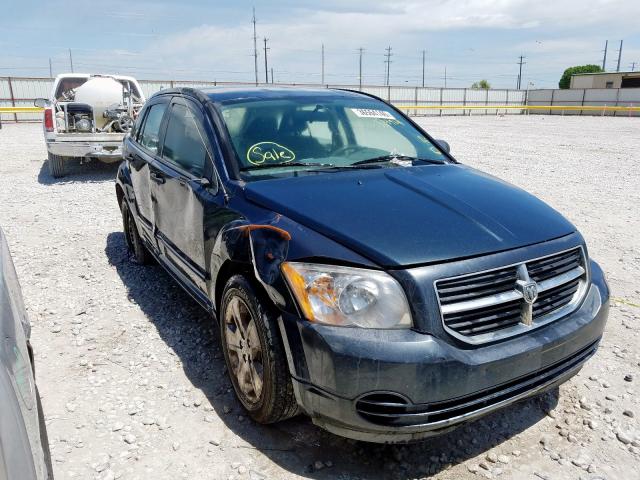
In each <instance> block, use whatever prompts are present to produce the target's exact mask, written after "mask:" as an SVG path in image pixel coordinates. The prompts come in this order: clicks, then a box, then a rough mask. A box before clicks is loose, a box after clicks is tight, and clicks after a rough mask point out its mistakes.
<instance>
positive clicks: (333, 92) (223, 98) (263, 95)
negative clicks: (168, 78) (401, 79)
mask: <svg viewBox="0 0 640 480" xmlns="http://www.w3.org/2000/svg"><path fill="white" fill-rule="evenodd" d="M198 90H199V91H200V92H202V93H203V94H205V95H206V96H208V97H209V98H210V99H211V100H212V101H214V102H220V103H226V102H235V101H243V100H246V101H251V100H260V99H265V100H266V99H269V100H275V99H285V98H300V97H309V96H313V97H331V98H336V97H351V98H353V97H360V98H362V97H364V96H366V95H365V94H361V93H359V92H353V91H349V90H339V89H335V88H309V87H252V86H243V87H211V88H200V89H198Z"/></svg>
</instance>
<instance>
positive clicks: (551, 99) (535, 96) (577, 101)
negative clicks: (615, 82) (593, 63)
mask: <svg viewBox="0 0 640 480" xmlns="http://www.w3.org/2000/svg"><path fill="white" fill-rule="evenodd" d="M527 104H528V105H544V106H546V105H566V106H572V107H584V106H590V107H640V88H576V89H570V90H557V89H556V90H531V91H529V93H528V96H527ZM531 113H537V114H546V115H610V116H619V117H620V116H625V117H626V116H634V117H637V116H640V112H637V111H635V112H633V111H628V112H616V111H607V110H606V109H605V108H603V109H602V110H600V111H598V110H591V111H589V112H587V111H584V112H583V111H582V110H579V109H577V110H544V109H542V110H534V111H532V112H531Z"/></svg>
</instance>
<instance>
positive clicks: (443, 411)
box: [355, 340, 598, 429]
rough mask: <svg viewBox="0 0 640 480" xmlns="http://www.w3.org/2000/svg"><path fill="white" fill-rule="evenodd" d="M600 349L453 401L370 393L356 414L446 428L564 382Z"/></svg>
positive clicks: (593, 345)
mask: <svg viewBox="0 0 640 480" xmlns="http://www.w3.org/2000/svg"><path fill="white" fill-rule="evenodd" d="M597 346H598V340H597V341H595V342H593V343H591V344H589V345H587V346H586V347H584V348H582V349H581V350H579V351H578V352H576V353H574V354H573V355H571V356H570V357H568V358H565V359H563V360H560V361H558V362H556V363H553V364H551V365H548V366H546V367H544V368H542V369H539V370H536V371H534V372H531V373H529V374H527V375H524V376H522V377H519V378H517V379H514V380H512V381H510V382H507V383H503V384H501V385H498V386H495V387H492V388H489V389H486V390H481V391H479V392H476V393H473V394H470V395H465V396H463V397H458V398H455V399H452V400H446V401H441V402H434V403H420V404H413V403H411V402H409V401H408V400H406V399H405V398H404V397H402V396H400V395H398V394H395V393H390V392H383V393H370V394H367V395H364V396H362V397H360V398H359V399H358V400H357V401H356V404H355V408H356V412H357V413H358V414H359V415H360V416H361V417H362V418H364V419H365V420H367V421H369V422H371V423H374V424H376V425H385V426H394V427H407V426H413V425H422V426H429V425H433V428H434V429H437V428H438V427H440V428H444V427H445V426H447V425H450V424H453V423H457V422H461V421H464V420H466V419H467V418H470V417H474V416H477V415H479V414H482V413H487V412H488V411H491V410H492V409H493V408H497V407H500V406H503V405H507V404H509V403H511V402H514V401H516V400H519V399H521V398H525V397H527V396H529V395H532V394H534V393H536V392H538V391H542V390H544V389H545V388H548V387H549V386H551V385H553V384H554V383H556V382H557V381H558V380H565V379H566V377H567V375H569V374H571V373H575V371H576V370H577V369H578V368H579V367H580V366H581V365H582V364H583V363H584V362H586V361H587V359H588V358H589V357H591V355H593V354H594V353H595V351H596V348H597Z"/></svg>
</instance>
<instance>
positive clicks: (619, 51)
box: [616, 40, 622, 72]
mask: <svg viewBox="0 0 640 480" xmlns="http://www.w3.org/2000/svg"><path fill="white" fill-rule="evenodd" d="M621 58H622V40H620V48H619V49H618V66H617V67H616V72H619V71H620V59H621Z"/></svg>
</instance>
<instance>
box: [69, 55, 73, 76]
mask: <svg viewBox="0 0 640 480" xmlns="http://www.w3.org/2000/svg"><path fill="white" fill-rule="evenodd" d="M69 65H71V73H73V57H72V56H71V49H69Z"/></svg>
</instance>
